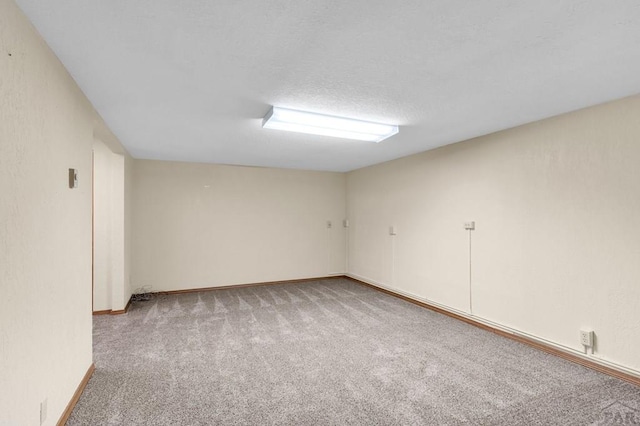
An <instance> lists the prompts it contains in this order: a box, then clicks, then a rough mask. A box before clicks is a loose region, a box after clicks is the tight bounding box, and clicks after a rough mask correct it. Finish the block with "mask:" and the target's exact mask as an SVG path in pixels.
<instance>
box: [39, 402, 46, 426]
mask: <svg viewBox="0 0 640 426" xmlns="http://www.w3.org/2000/svg"><path fill="white" fill-rule="evenodd" d="M45 420H47V398H45V399H44V400H43V401H42V402H41V403H40V424H43V423H44V422H45Z"/></svg>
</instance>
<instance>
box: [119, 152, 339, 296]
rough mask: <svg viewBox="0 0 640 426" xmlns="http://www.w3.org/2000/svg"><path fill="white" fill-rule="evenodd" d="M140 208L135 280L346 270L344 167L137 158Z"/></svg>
mask: <svg viewBox="0 0 640 426" xmlns="http://www.w3.org/2000/svg"><path fill="white" fill-rule="evenodd" d="M133 214H134V220H133V228H134V234H133V277H132V286H133V288H134V289H135V288H139V287H144V286H151V290H153V291H161V290H178V289H189V288H200V287H214V286H224V285H232V284H244V283H254V282H265V281H277V280H290V279H298V278H307V277H318V276H326V275H330V274H341V273H344V271H345V265H344V262H345V229H344V228H343V227H342V220H343V219H344V215H345V175H344V174H341V173H329V172H312V171H298V170H284V169H269V168H253V167H238V166H224V165H211V164H194V163H178V162H163V161H140V160H136V161H135V168H134V208H133ZM328 220H330V221H332V225H333V226H332V228H330V229H329V228H327V221H328Z"/></svg>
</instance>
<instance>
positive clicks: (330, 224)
mask: <svg viewBox="0 0 640 426" xmlns="http://www.w3.org/2000/svg"><path fill="white" fill-rule="evenodd" d="M332 227H333V223H331V221H330V220H328V221H327V228H329V229H331V228H332Z"/></svg>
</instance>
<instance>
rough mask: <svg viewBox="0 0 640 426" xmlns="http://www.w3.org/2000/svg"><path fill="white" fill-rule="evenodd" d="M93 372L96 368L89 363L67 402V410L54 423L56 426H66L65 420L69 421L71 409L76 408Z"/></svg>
mask: <svg viewBox="0 0 640 426" xmlns="http://www.w3.org/2000/svg"><path fill="white" fill-rule="evenodd" d="M94 371H96V366H95V364H94V363H91V365H90V366H89V369H88V370H87V372H86V373H85V375H84V377H83V378H82V381H81V382H80V384H79V385H78V388H77V389H76V391H75V393H74V394H73V397H72V398H71V401H69V404H67V408H65V410H64V412H63V413H62V417H60V420H58V423H56V424H57V426H64V425H66V424H67V420H69V417H70V416H71V413H72V412H73V409H74V408H75V407H76V404H77V403H78V400H79V399H80V396H81V395H82V392H84V388H86V387H87V383H89V379H90V378H91V376H93V372H94Z"/></svg>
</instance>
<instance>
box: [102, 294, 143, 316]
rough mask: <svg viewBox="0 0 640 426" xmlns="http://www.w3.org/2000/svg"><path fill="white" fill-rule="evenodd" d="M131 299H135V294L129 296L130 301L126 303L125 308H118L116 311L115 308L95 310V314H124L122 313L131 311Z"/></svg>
mask: <svg viewBox="0 0 640 426" xmlns="http://www.w3.org/2000/svg"><path fill="white" fill-rule="evenodd" d="M131 299H133V296H131V297H130V298H129V301H128V302H127V304H126V305H125V307H124V309H118V310H115V311H114V310H113V309H105V310H103V311H93V315H122V314H126V313H127V312H129V307H131Z"/></svg>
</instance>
